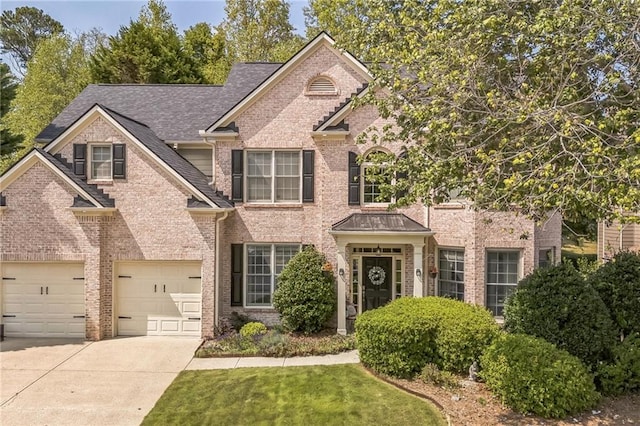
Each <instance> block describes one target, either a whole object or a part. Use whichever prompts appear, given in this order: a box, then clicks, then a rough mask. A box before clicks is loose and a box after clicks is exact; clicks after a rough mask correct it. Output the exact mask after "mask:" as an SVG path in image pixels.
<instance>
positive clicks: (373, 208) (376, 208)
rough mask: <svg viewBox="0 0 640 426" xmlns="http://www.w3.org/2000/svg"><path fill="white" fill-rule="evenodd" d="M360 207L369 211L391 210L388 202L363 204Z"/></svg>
mask: <svg viewBox="0 0 640 426" xmlns="http://www.w3.org/2000/svg"><path fill="white" fill-rule="evenodd" d="M360 209H361V210H362V211H369V212H386V211H389V205H388V204H368V205H363V206H361V207H360Z"/></svg>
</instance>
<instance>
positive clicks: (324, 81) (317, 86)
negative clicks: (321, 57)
mask: <svg viewBox="0 0 640 426" xmlns="http://www.w3.org/2000/svg"><path fill="white" fill-rule="evenodd" d="M337 93H338V89H337V88H336V85H335V84H334V83H333V81H332V80H331V79H330V78H329V77H325V76H319V77H316V78H314V79H313V80H311V81H310V82H309V84H308V85H307V90H306V94H307V95H335V94H337Z"/></svg>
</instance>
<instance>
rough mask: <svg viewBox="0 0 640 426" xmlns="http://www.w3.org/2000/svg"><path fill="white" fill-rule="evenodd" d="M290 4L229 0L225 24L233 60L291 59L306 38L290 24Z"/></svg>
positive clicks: (270, 0)
mask: <svg viewBox="0 0 640 426" xmlns="http://www.w3.org/2000/svg"><path fill="white" fill-rule="evenodd" d="M289 7H290V5H289V3H288V2H285V1H281V0H227V2H226V6H225V8H224V10H225V12H226V13H227V17H226V18H225V20H224V22H223V23H222V27H223V28H224V31H225V33H226V36H227V43H228V45H229V51H230V53H231V55H233V62H250V61H271V62H278V61H282V60H287V59H289V58H290V57H291V56H292V55H293V54H294V53H295V52H296V51H298V49H300V48H301V47H302V46H303V44H304V40H303V39H302V37H300V36H298V35H296V34H295V33H294V28H293V27H292V26H291V24H290V23H289Z"/></svg>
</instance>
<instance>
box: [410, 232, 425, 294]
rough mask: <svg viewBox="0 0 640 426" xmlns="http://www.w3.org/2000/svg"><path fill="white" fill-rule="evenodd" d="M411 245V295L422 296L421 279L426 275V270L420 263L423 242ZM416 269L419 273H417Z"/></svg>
mask: <svg viewBox="0 0 640 426" xmlns="http://www.w3.org/2000/svg"><path fill="white" fill-rule="evenodd" d="M412 246H413V297H423V296H424V286H423V279H424V277H426V273H427V272H426V271H425V270H424V265H423V264H422V250H423V249H424V244H412ZM418 270H419V271H420V274H418Z"/></svg>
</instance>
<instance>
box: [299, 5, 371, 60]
mask: <svg viewBox="0 0 640 426" xmlns="http://www.w3.org/2000/svg"><path fill="white" fill-rule="evenodd" d="M369 3H370V1H368V0H309V5H308V6H305V7H304V8H303V12H304V22H305V24H306V27H307V29H306V35H307V38H309V39H311V38H313V37H315V36H317V35H318V33H319V32H320V31H326V32H327V33H328V34H329V35H330V36H331V37H333V38H334V39H335V40H336V42H338V43H340V44H341V45H342V46H345V47H346V48H347V49H348V50H349V52H351V53H352V54H354V55H356V56H357V57H358V58H360V59H367V49H362V46H359V45H358V43H357V40H358V33H357V30H358V29H359V27H360V26H361V25H362V21H363V20H366V19H367V13H366V10H367V5H368V4H369Z"/></svg>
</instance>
